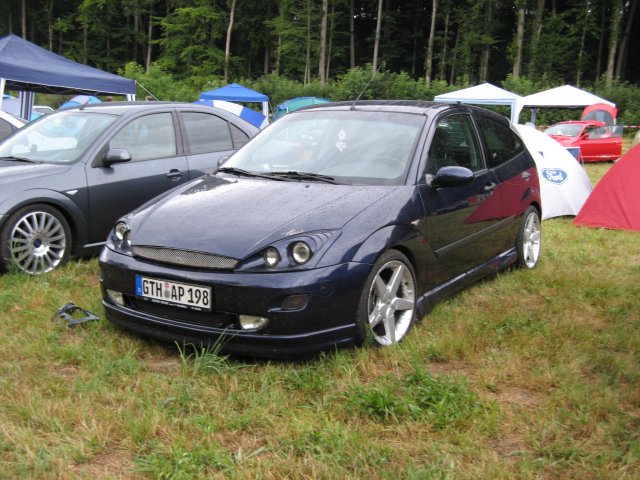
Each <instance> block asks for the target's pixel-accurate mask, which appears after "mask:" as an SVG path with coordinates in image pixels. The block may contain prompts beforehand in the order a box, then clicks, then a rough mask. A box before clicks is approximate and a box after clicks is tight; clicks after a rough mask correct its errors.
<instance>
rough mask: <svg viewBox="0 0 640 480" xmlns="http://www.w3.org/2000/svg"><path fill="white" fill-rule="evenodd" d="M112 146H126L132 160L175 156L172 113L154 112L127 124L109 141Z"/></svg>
mask: <svg viewBox="0 0 640 480" xmlns="http://www.w3.org/2000/svg"><path fill="white" fill-rule="evenodd" d="M109 147H110V148H124V149H126V150H127V151H128V152H129V154H130V155H131V160H132V161H134V162H136V161H141V160H150V159H152V158H165V157H174V156H175V155H176V135H175V131H174V128H173V119H172V117H171V113H169V112H166V113H154V114H152V115H145V116H144V117H139V118H136V119H134V120H132V121H131V122H129V123H128V124H127V125H125V126H124V127H123V128H122V129H121V130H120V131H119V132H118V133H117V134H116V135H115V136H114V137H113V138H112V139H111V141H110V142H109Z"/></svg>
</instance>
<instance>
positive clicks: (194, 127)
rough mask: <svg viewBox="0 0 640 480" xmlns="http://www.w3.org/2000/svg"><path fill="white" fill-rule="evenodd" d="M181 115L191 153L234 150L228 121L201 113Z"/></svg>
mask: <svg viewBox="0 0 640 480" xmlns="http://www.w3.org/2000/svg"><path fill="white" fill-rule="evenodd" d="M181 115H182V120H183V122H184V129H185V133H186V136H187V141H188V142H189V152H190V153H192V154H195V153H210V152H223V151H225V150H233V140H232V139H231V131H230V130H229V123H228V122H227V121H226V120H224V119H222V118H220V117H217V116H215V115H211V114H209V113H201V112H183V113H182V114H181Z"/></svg>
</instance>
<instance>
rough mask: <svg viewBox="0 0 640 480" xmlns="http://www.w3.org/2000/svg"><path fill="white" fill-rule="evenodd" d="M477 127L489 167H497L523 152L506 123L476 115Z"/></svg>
mask: <svg viewBox="0 0 640 480" xmlns="http://www.w3.org/2000/svg"><path fill="white" fill-rule="evenodd" d="M477 120H478V127H479V128H480V133H481V135H482V139H483V140H484V144H485V146H486V147H487V156H488V160H487V162H488V163H489V167H497V166H498V165H501V164H503V163H504V162H506V161H508V160H511V159H512V158H513V157H515V156H516V155H518V154H519V153H521V152H522V151H523V150H524V145H523V143H522V141H521V140H520V137H518V136H517V135H516V134H515V133H514V132H513V131H512V130H511V128H509V124H508V123H507V122H500V121H498V120H497V119H495V118H490V117H487V116H484V115H478V118H477Z"/></svg>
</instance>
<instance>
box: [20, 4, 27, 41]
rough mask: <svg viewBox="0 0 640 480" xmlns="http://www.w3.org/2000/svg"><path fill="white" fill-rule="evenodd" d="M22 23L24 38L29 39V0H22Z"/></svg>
mask: <svg viewBox="0 0 640 480" xmlns="http://www.w3.org/2000/svg"><path fill="white" fill-rule="evenodd" d="M21 13H22V15H21V17H20V24H21V26H22V38H24V39H25V40H26V39H27V0H22V2H21Z"/></svg>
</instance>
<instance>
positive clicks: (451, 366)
mask: <svg viewBox="0 0 640 480" xmlns="http://www.w3.org/2000/svg"><path fill="white" fill-rule="evenodd" d="M428 370H429V373H430V374H431V376H433V377H436V376H438V375H446V376H456V377H458V376H460V377H467V378H471V377H472V376H473V373H474V372H473V368H472V367H471V366H470V365H467V364H465V363H462V362H459V363H449V362H431V363H429V367H428Z"/></svg>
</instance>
